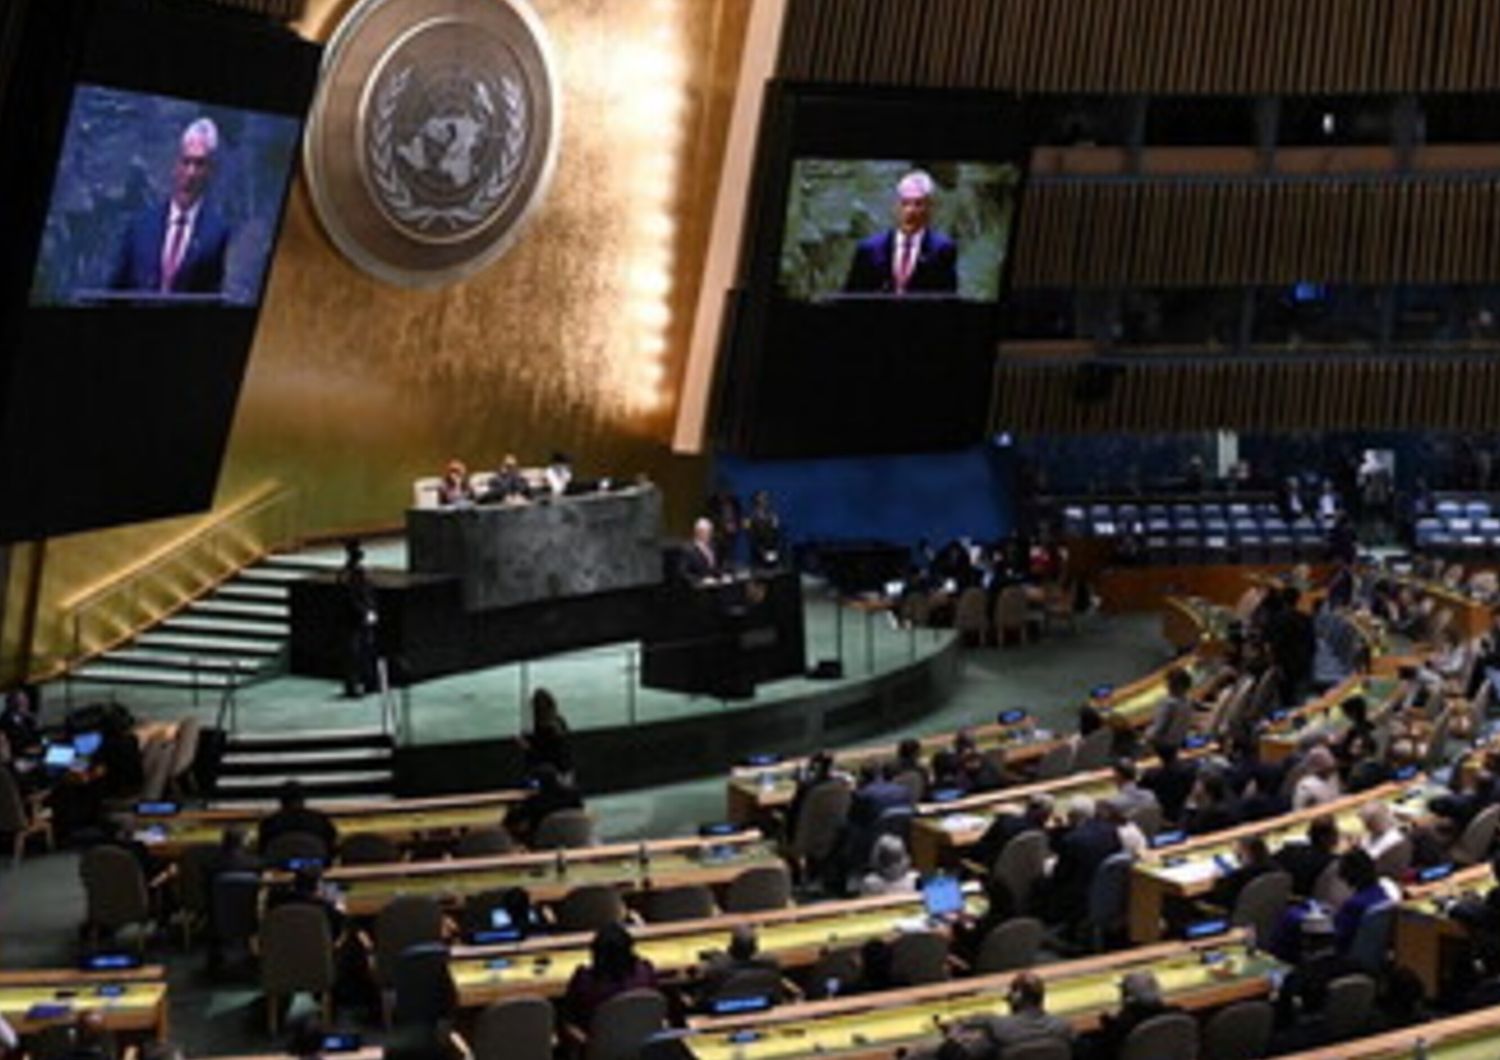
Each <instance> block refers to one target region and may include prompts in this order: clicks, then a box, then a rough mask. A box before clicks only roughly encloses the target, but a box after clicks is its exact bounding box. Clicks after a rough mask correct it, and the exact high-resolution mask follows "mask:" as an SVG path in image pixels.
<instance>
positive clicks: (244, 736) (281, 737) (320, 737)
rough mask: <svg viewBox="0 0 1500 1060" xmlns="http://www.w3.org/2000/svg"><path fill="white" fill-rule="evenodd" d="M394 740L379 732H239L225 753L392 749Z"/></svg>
mask: <svg viewBox="0 0 1500 1060" xmlns="http://www.w3.org/2000/svg"><path fill="white" fill-rule="evenodd" d="M392 745H393V741H392V739H391V737H390V735H389V734H387V733H384V732H381V731H380V730H379V729H370V728H360V729H308V730H306V731H300V732H284V731H279V732H237V733H234V734H232V735H231V736H230V737H229V742H228V746H227V747H226V748H225V752H226V753H229V752H235V751H249V752H261V753H265V752H270V751H291V752H299V751H313V750H317V749H320V748H321V749H322V750H324V751H331V750H339V749H342V748H351V747H380V748H389V747H391V746H392Z"/></svg>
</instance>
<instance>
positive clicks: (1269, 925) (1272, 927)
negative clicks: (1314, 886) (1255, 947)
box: [1229, 872, 1292, 939]
mask: <svg viewBox="0 0 1500 1060" xmlns="http://www.w3.org/2000/svg"><path fill="white" fill-rule="evenodd" d="M1291 899H1292V876H1291V873H1288V872H1267V873H1264V874H1262V875H1260V876H1257V877H1255V879H1253V880H1251V881H1250V882H1249V883H1247V884H1245V886H1244V888H1243V889H1242V890H1241V891H1240V893H1239V897H1237V898H1236V899H1235V900H1234V911H1233V912H1232V913H1230V915H1229V922H1230V923H1231V924H1232V925H1234V926H1235V927H1253V928H1254V929H1255V937H1256V938H1258V939H1269V938H1270V937H1271V936H1272V935H1273V934H1275V932H1276V925H1277V923H1278V922H1279V921H1280V920H1281V914H1282V913H1284V912H1285V911H1286V904H1287V902H1289V901H1291Z"/></svg>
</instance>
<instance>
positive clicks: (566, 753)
mask: <svg viewBox="0 0 1500 1060" xmlns="http://www.w3.org/2000/svg"><path fill="white" fill-rule="evenodd" d="M520 744H521V753H522V755H523V762H524V764H525V769H526V775H527V776H528V777H531V776H535V775H536V770H537V768H538V767H539V766H541V765H544V764H545V765H550V766H551V767H552V768H553V769H555V770H557V773H558V775H559V776H561V777H564V778H566V779H568V780H572V779H573V738H572V732H571V730H570V729H569V728H568V720H567V719H566V718H564V717H563V715H562V711H561V710H559V709H558V706H557V698H556V697H555V696H553V694H552V693H551V692H549V691H548V690H547V689H545V688H538V689H537V690H536V691H535V692H533V693H531V731H529V732H525V733H522V734H521V737H520Z"/></svg>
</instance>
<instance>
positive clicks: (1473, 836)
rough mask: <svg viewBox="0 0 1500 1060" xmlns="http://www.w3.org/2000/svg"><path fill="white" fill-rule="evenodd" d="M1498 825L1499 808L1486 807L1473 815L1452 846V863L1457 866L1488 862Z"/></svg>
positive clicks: (1499, 817)
mask: <svg viewBox="0 0 1500 1060" xmlns="http://www.w3.org/2000/svg"><path fill="white" fill-rule="evenodd" d="M1497 823H1500V806H1486V807H1485V808H1484V809H1482V810H1480V811H1479V812H1478V813H1477V814H1475V815H1474V818H1473V820H1471V821H1470V822H1469V823H1468V825H1467V826H1465V828H1464V830H1463V834H1462V835H1460V836H1459V837H1458V842H1456V843H1454V844H1453V851H1452V853H1453V861H1454V863H1455V864H1457V865H1478V864H1479V863H1480V862H1481V861H1488V860H1489V856H1490V848H1492V847H1493V846H1494V845H1495V826H1496V824H1497Z"/></svg>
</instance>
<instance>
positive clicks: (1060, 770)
mask: <svg viewBox="0 0 1500 1060" xmlns="http://www.w3.org/2000/svg"><path fill="white" fill-rule="evenodd" d="M1100 731H1104V730H1100ZM1074 754H1075V752H1074V750H1073V744H1072V743H1071V742H1069V741H1067V740H1064V741H1063V742H1062V743H1059V744H1057V745H1055V746H1054V747H1051V748H1049V749H1048V751H1047V752H1046V753H1045V754H1043V755H1042V757H1041V758H1040V759H1038V760H1037V763H1036V773H1035V779H1037V780H1057V779H1058V778H1060V777H1065V776H1067V775H1068V774H1069V773H1071V772H1073V756H1074Z"/></svg>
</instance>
